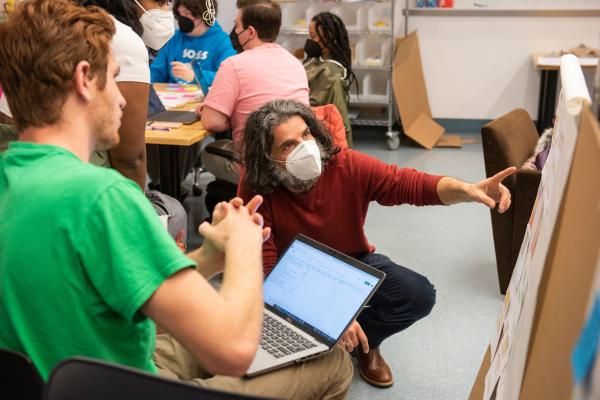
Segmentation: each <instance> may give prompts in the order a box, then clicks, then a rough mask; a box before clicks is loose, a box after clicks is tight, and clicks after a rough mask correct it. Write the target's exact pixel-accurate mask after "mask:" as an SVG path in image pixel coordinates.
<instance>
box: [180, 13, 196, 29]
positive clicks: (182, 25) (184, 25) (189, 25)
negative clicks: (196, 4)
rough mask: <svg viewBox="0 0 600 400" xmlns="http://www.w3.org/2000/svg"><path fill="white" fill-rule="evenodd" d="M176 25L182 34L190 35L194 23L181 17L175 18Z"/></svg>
mask: <svg viewBox="0 0 600 400" xmlns="http://www.w3.org/2000/svg"><path fill="white" fill-rule="evenodd" d="M177 23H178V24H179V30H180V31H181V32H183V33H190V32H191V31H193V30H194V28H195V25H194V21H192V20H191V19H190V18H188V17H183V16H181V15H180V16H179V17H177Z"/></svg>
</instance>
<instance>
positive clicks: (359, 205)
mask: <svg viewBox="0 0 600 400" xmlns="http://www.w3.org/2000/svg"><path fill="white" fill-rule="evenodd" d="M441 178H442V177H441V176H434V175H428V174H425V173H423V172H418V171H416V170H414V169H412V168H399V167H397V166H395V165H388V164H384V163H382V162H381V161H379V160H376V159H375V158H372V157H369V156H367V155H365V154H362V153H359V152H356V151H353V150H342V151H340V152H339V153H338V154H337V155H335V156H334V157H333V158H332V159H331V160H330V161H329V163H328V164H327V165H326V166H325V167H324V169H323V173H322V174H321V177H320V178H319V180H318V181H317V182H316V184H315V186H313V188H312V189H311V190H310V192H308V193H302V194H297V193H292V192H290V191H289V190H287V189H286V188H284V187H282V186H279V187H278V188H276V189H275V190H274V191H273V192H271V193H269V194H267V195H264V196H263V197H264V203H263V205H262V206H261V207H260V209H259V210H258V211H259V212H260V213H261V214H262V215H263V217H264V219H265V226H270V227H271V228H272V233H271V237H270V238H269V240H267V241H266V242H265V243H264V246H263V268H264V272H265V274H267V273H268V272H270V271H271V269H272V268H273V265H275V262H276V261H277V257H278V254H279V252H281V251H283V250H284V249H285V248H286V246H287V245H288V244H289V243H290V242H291V241H292V239H293V238H294V235H296V234H297V233H302V234H304V235H306V236H308V237H310V238H312V239H314V240H317V241H319V242H321V243H323V244H325V245H327V246H329V247H332V248H334V249H336V250H338V251H341V252H342V253H345V254H347V255H349V256H353V257H356V256H358V255H360V254H365V253H367V252H373V251H374V250H375V247H373V246H372V245H370V244H369V243H368V242H367V238H366V236H365V232H364V223H365V218H366V216H367V209H368V207H369V203H370V202H371V201H377V202H378V203H379V204H382V205H384V206H394V205H398V204H405V203H407V204H413V205H417V206H424V205H436V204H442V202H441V200H440V198H439V196H438V194H437V184H438V181H439V180H440V179H441ZM240 195H241V196H242V198H243V199H244V201H248V200H250V199H251V198H252V192H251V191H250V190H248V188H241V189H240Z"/></svg>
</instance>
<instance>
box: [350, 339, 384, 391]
mask: <svg viewBox="0 0 600 400" xmlns="http://www.w3.org/2000/svg"><path fill="white" fill-rule="evenodd" d="M352 353H353V354H352V355H354V356H355V357H356V359H357V360H358V372H359V374H360V377H361V378H363V380H364V381H365V382H367V383H368V384H369V385H373V386H376V387H378V388H388V387H390V386H392V385H393V384H394V377H393V376H392V371H391V370H390V367H389V366H388V365H387V363H386V362H385V360H384V359H383V357H382V356H381V353H380V352H379V347H377V348H374V349H369V352H368V353H364V352H363V350H362V347H361V346H358V349H355V350H354V351H353V352H352Z"/></svg>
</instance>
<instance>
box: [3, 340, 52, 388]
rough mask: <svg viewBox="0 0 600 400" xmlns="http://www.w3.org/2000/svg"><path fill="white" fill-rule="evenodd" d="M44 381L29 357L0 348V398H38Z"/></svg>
mask: <svg viewBox="0 0 600 400" xmlns="http://www.w3.org/2000/svg"><path fill="white" fill-rule="evenodd" d="M43 390H44V382H43V381H42V378H41V377H40V374H39V373H38V371H37V369H36V368H35V366H34V365H33V363H32V362H31V360H30V359H29V357H27V356H25V355H23V354H21V353H17V352H14V351H10V350H5V349H0V398H3V399H22V400H40V399H41V398H42V392H43Z"/></svg>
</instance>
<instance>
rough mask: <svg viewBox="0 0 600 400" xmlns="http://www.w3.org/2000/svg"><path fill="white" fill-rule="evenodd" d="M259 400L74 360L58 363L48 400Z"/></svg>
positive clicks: (51, 376) (131, 370)
mask: <svg viewBox="0 0 600 400" xmlns="http://www.w3.org/2000/svg"><path fill="white" fill-rule="evenodd" d="M80 399H86V400H106V399H110V400H135V399H140V400H142V399H143V400H165V399H169V400H192V399H193V400H203V399H207V400H258V399H259V398H258V397H250V396H243V395H237V394H231V393H225V392H220V391H215V390H210V389H205V388H201V387H198V386H195V385H191V384H187V383H183V382H180V381H175V380H171V379H167V378H163V377H160V376H158V375H152V374H149V373H146V372H143V371H140V370H137V369H133V368H129V367H124V366H120V365H115V364H110V363H107V362H104V361H99V360H92V359H89V358H83V357H74V358H70V359H68V360H65V361H63V362H61V363H60V364H58V365H57V366H56V368H54V371H52V374H51V375H50V379H48V383H47V384H46V390H45V391H44V400H80Z"/></svg>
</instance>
